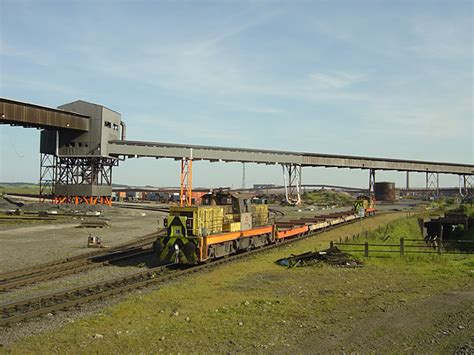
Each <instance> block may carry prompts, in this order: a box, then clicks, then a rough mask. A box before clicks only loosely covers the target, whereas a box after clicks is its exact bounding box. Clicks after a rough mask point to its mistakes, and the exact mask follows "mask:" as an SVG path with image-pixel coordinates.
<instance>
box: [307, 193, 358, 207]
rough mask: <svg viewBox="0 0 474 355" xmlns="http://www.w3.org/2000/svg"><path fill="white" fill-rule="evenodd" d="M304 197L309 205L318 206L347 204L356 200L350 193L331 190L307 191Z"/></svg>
mask: <svg viewBox="0 0 474 355" xmlns="http://www.w3.org/2000/svg"><path fill="white" fill-rule="evenodd" d="M302 199H303V201H304V203H306V204H308V205H317V206H347V205H350V204H351V203H353V202H354V198H352V197H351V196H350V195H348V194H346V193H343V192H338V191H331V190H318V191H311V192H305V193H304V194H303V196H302Z"/></svg>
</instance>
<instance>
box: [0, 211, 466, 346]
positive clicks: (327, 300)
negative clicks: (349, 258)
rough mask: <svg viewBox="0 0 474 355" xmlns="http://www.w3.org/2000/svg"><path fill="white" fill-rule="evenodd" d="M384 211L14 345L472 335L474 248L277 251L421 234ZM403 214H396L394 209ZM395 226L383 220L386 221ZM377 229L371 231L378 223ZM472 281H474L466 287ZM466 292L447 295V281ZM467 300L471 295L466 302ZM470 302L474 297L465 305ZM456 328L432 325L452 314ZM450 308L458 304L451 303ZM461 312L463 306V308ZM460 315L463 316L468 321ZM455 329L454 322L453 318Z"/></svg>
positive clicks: (407, 342) (279, 342)
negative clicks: (343, 263)
mask: <svg viewBox="0 0 474 355" xmlns="http://www.w3.org/2000/svg"><path fill="white" fill-rule="evenodd" d="M402 216H404V214H402V213H399V214H386V215H380V216H378V217H375V218H371V219H367V220H364V221H362V223H361V224H359V223H355V224H352V225H348V226H344V227H341V228H339V229H336V230H333V231H329V232H327V233H324V234H320V235H318V236H317V237H313V238H309V239H306V240H303V241H301V242H298V243H295V244H293V245H290V246H288V247H285V248H279V249H275V250H272V251H270V252H267V253H264V254H260V255H257V256H254V257H250V258H246V259H244V260H241V261H238V262H235V263H231V264H227V265H224V266H221V267H219V268H217V269H215V270H212V271H210V272H207V273H200V274H196V275H193V276H190V277H187V278H185V279H180V280H177V281H174V282H172V283H171V284H169V285H167V286H163V287H161V288H160V289H158V290H154V291H152V292H150V293H147V294H135V295H131V296H129V297H128V298H127V299H126V300H125V301H124V302H121V303H120V304H118V305H115V306H112V307H110V308H107V309H106V310H104V311H102V312H101V313H99V314H97V315H95V316H92V317H90V318H86V319H82V320H79V321H76V322H74V323H70V324H68V325H66V326H64V327H63V328H62V329H60V330H55V331H53V332H51V333H46V334H43V335H39V336H35V337H31V338H28V339H24V340H23V341H20V342H18V343H16V344H13V346H11V347H10V346H9V347H8V348H6V350H7V351H8V350H11V351H12V352H13V353H18V354H25V353H51V352H59V353H71V352H73V353H83V354H90V353H114V354H118V353H156V352H164V353H174V354H176V353H200V354H204V353H214V352H216V353H234V352H243V353H257V352H267V353H290V352H291V353H294V352H296V353H312V352H315V351H316V352H318V353H334V352H358V353H360V352H364V353H366V352H375V353H379V352H380V353H384V352H389V353H402V352H406V351H407V349H410V352H423V353H433V352H437V353H447V352H450V353H452V352H453V348H454V347H455V346H457V345H459V344H464V343H465V342H466V341H467V340H468V339H469V338H470V336H471V334H472V333H471V330H472V328H469V327H468V326H467V324H468V323H467V322H468V320H464V318H462V317H467V319H469V317H470V316H472V313H469V312H466V309H468V308H467V307H468V305H469V302H471V301H472V294H471V293H469V292H470V291H474V290H472V285H473V280H474V279H473V276H474V272H473V269H474V260H473V258H472V257H469V256H456V255H442V256H438V255H434V256H432V257H423V258H418V257H417V256H414V257H405V258H400V257H397V258H395V257H394V258H388V259H381V258H367V259H365V266H364V267H362V268H357V269H344V268H333V267H328V266H322V267H303V268H293V269H288V268H284V267H281V266H278V265H276V264H275V261H276V260H277V259H280V258H282V257H285V256H288V255H290V254H298V253H302V252H306V251H310V250H315V249H324V248H327V247H328V245H329V241H331V240H337V239H338V238H339V237H340V236H347V235H352V234H355V233H358V232H362V233H364V232H365V231H369V235H370V238H376V239H377V240H380V239H383V238H384V236H385V235H386V234H387V233H388V234H390V236H391V238H392V235H393V238H396V237H397V236H400V235H402V234H403V235H406V236H407V237H412V238H416V237H419V229H417V228H416V224H415V222H414V221H415V219H413V218H408V219H402V220H400V219H399V218H400V217H402ZM395 220H396V221H395ZM391 221H395V222H393V223H390V224H389V226H388V227H384V226H385V225H386V224H387V223H389V222H391ZM371 231H373V232H371ZM469 285H470V286H469ZM466 287H471V288H470V289H469V288H468V289H467V291H466ZM453 290H455V292H457V293H456V294H454V296H449V293H447V292H448V291H449V292H451V293H452V292H454V291H453ZM447 297H452V299H449V300H450V301H449V302H450V303H448V304H450V306H449V307H448V308H446V307H444V306H443V304H444V303H443V302H445V301H446V299H447ZM466 302H467V303H466ZM466 305H467V306H466ZM447 311H449V312H455V313H453V314H456V315H458V316H457V317H458V318H456V319H455V323H453V324H454V326H453V327H455V329H454V330H453V332H450V333H449V334H448V335H446V336H443V337H441V338H440V339H439V340H438V339H437V338H436V343H434V342H432V341H431V339H433V336H435V335H436V334H437V332H439V329H442V330H444V329H445V328H444V326H445V324H448V323H447V322H448V321H447V320H446V319H449V322H451V321H453V320H452V319H451V318H449V317H448V316H446V317H448V318H445V314H446V312H447ZM448 315H449V314H448ZM459 317H461V318H459ZM458 325H462V326H463V328H462V329H461V328H458ZM446 329H450V328H446Z"/></svg>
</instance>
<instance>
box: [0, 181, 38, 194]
mask: <svg viewBox="0 0 474 355" xmlns="http://www.w3.org/2000/svg"><path fill="white" fill-rule="evenodd" d="M1 194H32V195H36V194H39V185H38V184H27V183H2V184H0V195H1Z"/></svg>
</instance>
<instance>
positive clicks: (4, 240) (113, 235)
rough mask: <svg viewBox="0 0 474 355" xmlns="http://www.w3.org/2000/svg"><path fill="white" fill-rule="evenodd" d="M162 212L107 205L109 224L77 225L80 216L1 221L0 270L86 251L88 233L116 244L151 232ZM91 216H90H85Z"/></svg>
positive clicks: (21, 266)
mask: <svg viewBox="0 0 474 355" xmlns="http://www.w3.org/2000/svg"><path fill="white" fill-rule="evenodd" d="M164 215H165V214H164V213H163V212H155V211H143V210H133V209H123V208H118V207H112V208H107V209H106V210H105V211H104V212H103V213H102V217H103V218H107V219H108V220H109V224H110V228H77V226H78V225H79V224H80V222H81V218H80V217H74V218H76V219H73V218H71V219H70V220H69V223H64V221H61V222H60V223H51V222H49V221H48V223H34V224H30V223H28V224H24V223H23V224H15V223H8V224H7V223H2V224H1V225H0V261H1V263H0V272H7V271H12V270H16V269H20V268H24V267H28V266H33V265H37V264H41V263H45V262H49V261H53V260H57V259H62V258H65V257H69V256H73V255H79V254H83V253H88V252H90V251H91V250H92V249H90V248H87V237H88V236H89V233H91V234H92V235H97V236H100V237H101V239H102V242H103V243H104V244H105V245H107V246H110V247H112V246H115V245H118V244H122V243H126V242H128V241H131V240H133V239H136V238H139V237H141V236H144V235H146V234H149V233H152V232H154V231H156V230H157V228H158V223H157V220H158V217H163V216H164ZM86 218H90V217H86Z"/></svg>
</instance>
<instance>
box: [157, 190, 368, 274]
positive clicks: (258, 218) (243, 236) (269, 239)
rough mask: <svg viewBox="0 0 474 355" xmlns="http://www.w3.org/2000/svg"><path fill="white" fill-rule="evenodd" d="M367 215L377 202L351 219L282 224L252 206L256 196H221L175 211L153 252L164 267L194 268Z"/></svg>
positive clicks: (361, 202) (362, 202) (360, 205)
mask: <svg viewBox="0 0 474 355" xmlns="http://www.w3.org/2000/svg"><path fill="white" fill-rule="evenodd" d="M361 209H363V210H364V212H365V213H364V215H370V214H373V213H374V212H375V206H374V205H373V201H372V200H371V199H367V198H366V197H363V198H360V199H358V200H357V201H356V203H355V206H354V210H353V211H349V212H347V213H338V214H333V215H331V216H330V217H327V216H326V217H317V216H316V217H314V218H313V219H304V220H298V221H290V222H280V223H278V222H277V223H276V222H274V221H272V220H270V218H269V210H268V205H266V204H255V203H252V195H249V194H241V193H230V192H215V193H210V194H207V195H204V196H203V197H202V203H201V205H198V206H186V207H179V206H172V207H170V211H169V216H168V218H166V219H165V220H164V221H163V222H164V227H165V228H166V229H167V233H166V235H163V236H159V237H158V238H157V239H156V241H155V242H154V243H153V249H154V252H155V254H156V256H157V257H158V260H159V262H160V263H162V264H168V263H176V264H188V265H194V264H199V263H202V262H206V261H208V260H212V259H216V258H220V257H223V256H226V255H231V254H235V253H238V252H245V251H248V250H251V249H254V248H258V247H261V246H264V245H267V244H273V243H278V242H280V241H282V240H285V239H287V238H292V237H296V236H300V235H305V234H310V233H314V232H315V231H317V230H320V229H324V228H327V227H329V226H332V225H336V224H340V223H344V222H347V221H350V220H353V219H356V218H359V217H362V215H361Z"/></svg>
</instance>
